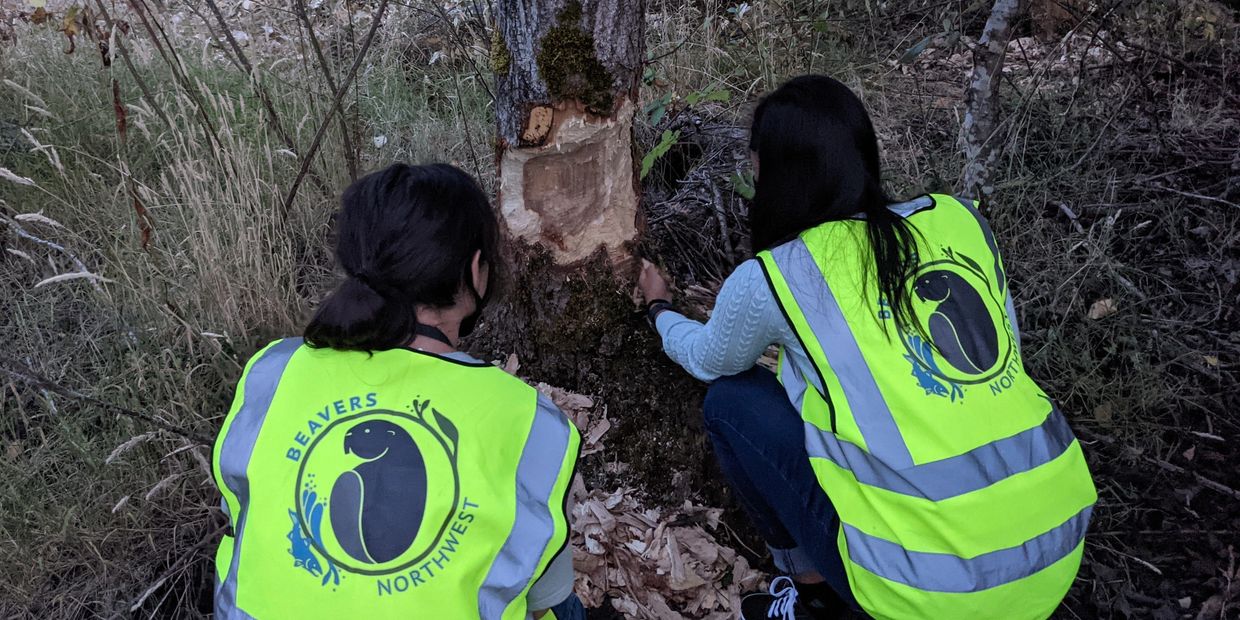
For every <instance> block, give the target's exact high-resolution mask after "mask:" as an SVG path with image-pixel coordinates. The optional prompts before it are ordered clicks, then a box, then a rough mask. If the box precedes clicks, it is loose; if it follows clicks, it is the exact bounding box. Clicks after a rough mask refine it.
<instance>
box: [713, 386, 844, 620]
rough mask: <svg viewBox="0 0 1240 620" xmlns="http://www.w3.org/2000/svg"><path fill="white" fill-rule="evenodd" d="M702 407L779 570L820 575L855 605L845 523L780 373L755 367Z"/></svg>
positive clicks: (719, 453) (722, 464)
mask: <svg viewBox="0 0 1240 620" xmlns="http://www.w3.org/2000/svg"><path fill="white" fill-rule="evenodd" d="M703 409H704V410H705V415H706V429H707V431H708V432H709V433H710V440H711V443H712V444H714V448H715V456H716V457H717V458H718V459H719V468H720V469H722V470H723V474H724V476H725V477H726V478H727V479H728V482H729V483H730V484H731V487H732V490H733V491H734V492H735V494H736V497H737V498H738V499H739V500H740V504H741V506H742V507H743V508H744V509H745V512H746V513H747V514H748V515H749V519H750V520H751V521H752V522H753V524H754V527H756V528H757V530H758V533H759V534H761V535H762V537H763V538H764V539H765V540H766V543H767V546H768V547H769V548H770V550H771V555H772V556H773V557H774V560H775V566H776V567H777V568H778V569H779V570H781V571H783V572H785V573H788V574H791V575H796V574H800V573H804V572H809V571H817V572H818V573H819V574H821V575H822V576H823V577H824V578H825V579H826V581H827V583H828V584H830V586H831V588H832V589H834V590H835V591H836V593H837V594H839V596H840V598H842V599H844V601H845V602H847V603H848V604H850V605H852V606H854V607H855V606H856V602H855V599H854V598H853V596H852V592H851V590H849V587H848V578H847V576H846V575H845V573H844V563H843V561H842V560H841V559H840V552H839V547H837V546H836V537H837V535H838V534H839V528H840V523H839V518H838V516H837V515H836V512H835V507H834V506H833V505H832V504H831V500H830V499H828V498H827V494H826V493H825V492H823V490H822V487H821V486H819V484H818V479H817V477H815V475H814V470H813V469H812V468H811V467H810V464H809V455H808V454H807V453H806V451H805V431H804V426H803V422H802V421H801V414H800V412H798V411H797V410H796V409H795V408H794V407H793V406H792V403H791V402H790V401H789V400H788V395H787V393H786V392H785V391H784V388H783V386H782V385H780V384H779V381H778V380H777V379H776V378H775V374H774V373H772V372H771V371H769V370H767V369H765V368H761V367H758V366H755V367H753V368H750V369H749V370H747V371H745V372H743V373H741V374H739V375H734V376H731V377H721V378H720V379H719V380H717V381H715V382H714V383H713V384H711V386H710V389H709V390H708V391H707V392H706V402H705V404H704V406H703Z"/></svg>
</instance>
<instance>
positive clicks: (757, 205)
mask: <svg viewBox="0 0 1240 620" xmlns="http://www.w3.org/2000/svg"><path fill="white" fill-rule="evenodd" d="M749 148H750V150H752V151H753V152H755V153H757V154H758V164H759V166H760V169H759V171H758V179H757V185H756V190H757V191H756V193H755V195H754V200H753V204H752V205H751V207H750V209H749V227H750V231H751V235H752V242H753V250H754V252H755V253H757V252H760V251H762V250H767V249H770V248H772V247H775V246H777V245H779V244H781V243H784V242H786V241H790V240H792V239H793V238H795V237H796V236H797V235H799V234H800V233H802V232H804V231H805V230H808V229H810V228H813V227H815V226H817V225H819V224H822V223H823V222H828V221H832V220H843V219H847V218H851V217H856V216H858V215H864V217H865V222H866V230H867V232H868V237H869V241H870V243H869V245H870V250H871V252H872V254H873V261H872V263H867V264H872V265H873V268H874V276H875V278H874V279H873V280H874V281H876V282H877V285H878V292H879V295H880V296H881V298H883V299H886V300H887V302H888V303H889V304H891V308H892V314H893V316H894V318H895V321H896V327H897V328H898V329H900V330H902V331H910V329H909V328H910V327H911V326H912V325H914V318H915V316H914V313H913V306H912V301H911V300H910V299H909V296H908V289H907V288H906V286H905V278H906V276H907V275H908V274H909V273H910V271H911V269H913V267H914V266H915V263H916V254H917V246H916V236H915V234H916V231H915V229H913V227H912V225H911V224H909V223H908V222H906V221H905V220H904V219H903V218H901V217H900V216H898V215H896V214H895V213H893V212H892V211H891V210H890V209H888V208H887V206H888V204H890V203H891V199H890V198H889V197H888V196H887V194H886V192H884V191H883V187H882V181H881V179H882V167H881V164H880V162H879V157H878V139H877V138H876V137H875V135H874V126H873V124H871V123H870V116H869V114H867V113H866V111H865V106H864V105H863V104H862V103H861V100H860V99H858V98H857V96H856V95H854V94H853V92H852V91H851V90H849V89H848V87H847V86H845V85H843V84H841V83H840V82H839V81H837V80H834V79H832V78H829V77H826V76H823V75H804V76H801V77H798V78H794V79H792V80H790V81H788V82H786V83H785V84H784V85H783V86H780V87H779V88H778V89H777V90H775V92H773V93H771V94H770V95H767V96H766V97H765V98H764V99H763V100H762V102H761V103H760V104H758V108H757V109H756V110H755V111H754V115H753V126H752V128H751V129H750V141H749ZM865 281H867V282H869V281H871V279H870V278H869V277H868V274H867V275H866V277H865ZM912 331H916V328H913V330H912Z"/></svg>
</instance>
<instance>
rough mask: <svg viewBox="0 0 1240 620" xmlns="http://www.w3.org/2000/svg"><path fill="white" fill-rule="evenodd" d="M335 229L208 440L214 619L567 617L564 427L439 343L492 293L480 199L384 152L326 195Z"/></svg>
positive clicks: (531, 394) (485, 214) (570, 604)
mask: <svg viewBox="0 0 1240 620" xmlns="http://www.w3.org/2000/svg"><path fill="white" fill-rule="evenodd" d="M337 224H338V227H339V230H338V235H337V248H336V256H337V259H338V262H339V265H340V267H342V268H343V269H344V271H345V273H346V274H347V278H346V279H345V280H344V282H343V283H341V284H340V286H339V287H338V288H337V289H336V290H335V292H333V293H332V294H331V295H330V296H329V297H328V298H327V299H326V300H325V301H323V303H322V305H321V306H320V307H319V309H318V312H317V313H316V314H315V316H314V319H313V320H312V321H311V322H310V324H309V326H307V327H306V330H305V336H304V338H287V339H284V340H278V341H276V342H274V343H272V344H270V345H269V346H267V347H266V348H264V349H263V350H262V351H259V352H258V354H256V355H255V356H254V357H253V359H251V360H250V362H249V363H248V364H247V365H246V367H245V372H244V374H243V375H242V377H241V382H240V385H239V386H238V387H237V394H236V398H235V400H234V401H233V406H232V410H231V411H230V412H229V414H228V417H227V418H226V420H225V421H224V425H223V428H222V429H221V430H220V434H219V437H218V439H217V440H216V443H215V452H214V456H215V465H214V469H215V480H216V483H217V484H218V485H219V489H220V493H221V494H222V495H223V500H224V501H223V508H224V510H225V512H226V513H227V515H228V521H229V531H228V533H227V535H226V536H225V537H224V539H223V541H222V542H221V544H220V547H219V551H218V553H217V555H216V569H217V580H216V588H215V609H216V613H217V617H219V618H225V619H234V618H258V619H260V620H265V619H268V618H302V619H310V618H367V619H373V620H378V619H381V618H401V619H407V618H482V619H483V620H521V619H525V618H529V617H534V618H541V617H543V616H549V617H555V618H558V619H559V620H567V619H570V618H581V617H583V611H582V609H581V603H580V602H579V601H578V600H577V599H576V598H575V597H574V596H573V595H572V586H573V571H572V555H571V553H570V552H569V551H567V550H566V541H567V539H568V534H569V524H568V520H567V516H566V514H565V495H566V493H567V492H568V488H569V482H570V478H571V476H572V474H573V469H574V464H575V462H576V459H577V453H578V446H579V444H580V439H579V437H578V434H577V431H576V429H575V428H574V427H573V425H572V424H571V423H570V422H569V421H568V420H567V419H566V418H565V416H564V415H563V414H562V413H561V412H560V411H559V410H558V409H556V407H555V405H553V404H552V403H551V402H550V401H549V400H548V399H546V398H544V397H542V396H540V395H539V394H538V393H537V392H536V391H535V390H534V389H533V388H531V387H529V386H527V385H526V384H524V383H522V382H521V381H520V380H518V379H517V378H515V377H512V376H510V375H508V374H506V373H505V372H504V371H503V370H500V369H498V368H495V367H493V366H492V365H490V364H487V363H484V362H481V361H479V360H477V359H474V358H472V357H470V356H469V355H466V354H465V353H462V352H460V351H458V350H457V341H458V340H459V339H460V338H461V337H463V336H466V335H468V333H469V331H470V330H471V329H472V328H473V326H474V323H475V322H476V319H477V318H478V316H479V313H481V312H482V309H483V305H484V302H485V300H486V299H487V297H488V295H489V294H490V293H491V291H492V290H494V289H495V283H494V279H495V273H494V271H495V267H496V266H497V265H498V264H499V260H500V259H499V256H500V254H499V248H498V243H499V240H498V233H497V223H496V220H495V216H494V214H493V212H492V210H491V208H490V205H488V203H487V199H486V197H485V195H484V194H483V193H482V191H481V189H479V187H478V185H477V184H476V183H475V182H474V181H473V179H471V178H470V177H469V176H468V175H466V174H465V173H463V172H461V171H460V170H457V169H456V168H453V167H450V166H446V165H433V166H407V165H400V164H398V165H394V166H391V167H389V168H387V169H385V170H383V171H380V172H376V173H374V174H371V175H369V176H367V177H365V178H363V179H361V180H359V181H357V182H356V183H354V184H353V185H352V186H350V187H349V188H348V189H347V190H345V192H344V196H343V199H342V207H341V209H340V212H339V217H338V220H337ZM548 610H551V611H553V614H548V613H547V612H548Z"/></svg>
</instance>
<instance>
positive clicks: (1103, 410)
mask: <svg viewBox="0 0 1240 620" xmlns="http://www.w3.org/2000/svg"><path fill="white" fill-rule="evenodd" d="M1114 413H1115V405H1114V404H1112V403H1111V402H1109V401H1108V402H1105V403H1102V404H1101V405H1098V406H1097V407H1094V419H1095V420H1097V421H1099V422H1102V423H1104V424H1105V423H1108V422H1110V421H1111V417H1112V415H1113V414H1114Z"/></svg>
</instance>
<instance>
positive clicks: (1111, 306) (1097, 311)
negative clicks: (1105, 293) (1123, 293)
mask: <svg viewBox="0 0 1240 620" xmlns="http://www.w3.org/2000/svg"><path fill="white" fill-rule="evenodd" d="M1116 312H1119V306H1118V305H1116V303H1115V300H1114V299H1111V298H1110V297H1106V298H1103V299H1099V300H1098V301H1095V302H1094V303H1093V305H1092V306H1090V307H1089V318H1090V319H1091V320H1094V321H1097V320H1098V319H1103V318H1106V317H1108V316H1111V315H1112V314H1115V313H1116Z"/></svg>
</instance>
